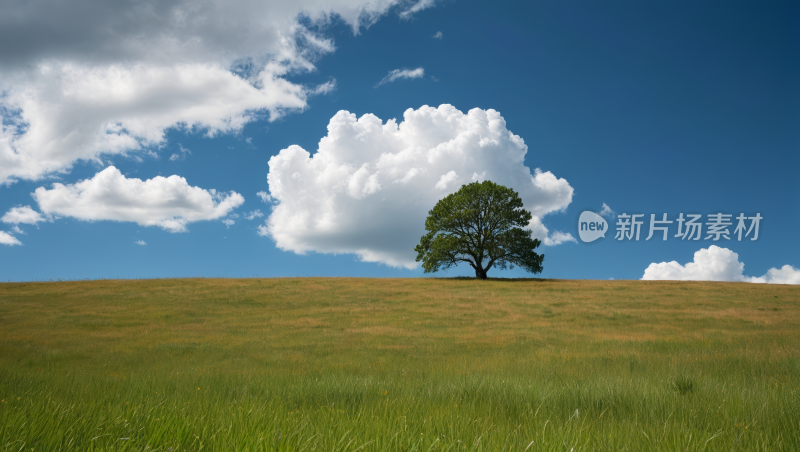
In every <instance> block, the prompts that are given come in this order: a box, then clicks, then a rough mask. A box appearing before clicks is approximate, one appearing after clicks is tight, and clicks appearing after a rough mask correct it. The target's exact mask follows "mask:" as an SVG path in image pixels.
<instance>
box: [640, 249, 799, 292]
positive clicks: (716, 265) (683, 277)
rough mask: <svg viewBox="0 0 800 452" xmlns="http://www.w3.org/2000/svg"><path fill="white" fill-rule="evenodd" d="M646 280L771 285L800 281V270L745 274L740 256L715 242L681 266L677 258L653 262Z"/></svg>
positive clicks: (645, 273)
mask: <svg viewBox="0 0 800 452" xmlns="http://www.w3.org/2000/svg"><path fill="white" fill-rule="evenodd" d="M642 279H643V280H678V281H743V282H753V283H768V284H800V270H798V269H796V268H794V267H792V266H791V265H784V266H783V267H781V268H780V269H777V268H770V269H769V270H768V271H767V273H766V274H765V275H763V276H759V277H754V276H746V275H745V274H744V263H743V262H739V255H738V254H736V253H734V252H733V251H731V250H729V249H727V248H720V247H718V246H715V245H711V246H709V247H708V248H702V249H700V250H699V251H697V252H696V253H694V260H693V261H692V262H689V263H687V264H686V265H681V264H679V263H678V262H676V261H672V262H661V263H658V264H657V263H652V264H650V265H649V266H648V267H647V268H646V269H645V271H644V276H642Z"/></svg>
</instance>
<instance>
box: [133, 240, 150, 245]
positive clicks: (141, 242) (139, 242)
mask: <svg viewBox="0 0 800 452" xmlns="http://www.w3.org/2000/svg"><path fill="white" fill-rule="evenodd" d="M133 243H135V244H137V245H141V246H145V245H147V243H145V241H144V240H137V241H135V242H133Z"/></svg>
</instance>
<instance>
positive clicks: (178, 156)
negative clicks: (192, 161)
mask: <svg viewBox="0 0 800 452" xmlns="http://www.w3.org/2000/svg"><path fill="white" fill-rule="evenodd" d="M178 149H179V150H180V151H181V153H180V154H172V155H170V156H169V161H170V162H174V161H176V160H186V155H187V154H189V155H191V153H192V151H190V150H188V149H186V148H185V147H183V145H182V144H180V143H178Z"/></svg>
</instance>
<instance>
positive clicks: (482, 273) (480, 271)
mask: <svg viewBox="0 0 800 452" xmlns="http://www.w3.org/2000/svg"><path fill="white" fill-rule="evenodd" d="M475 277H476V278H478V279H486V270H484V269H482V268H480V267H477V268H475Z"/></svg>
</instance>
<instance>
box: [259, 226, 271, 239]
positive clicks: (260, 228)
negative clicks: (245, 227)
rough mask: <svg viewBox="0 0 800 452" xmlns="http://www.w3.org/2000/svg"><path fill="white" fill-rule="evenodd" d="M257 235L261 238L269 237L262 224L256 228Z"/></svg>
mask: <svg viewBox="0 0 800 452" xmlns="http://www.w3.org/2000/svg"><path fill="white" fill-rule="evenodd" d="M258 235H260V236H261V237H266V236H268V235H269V230H268V229H267V227H266V226H264V225H263V224H262V225H261V226H259V227H258Z"/></svg>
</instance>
